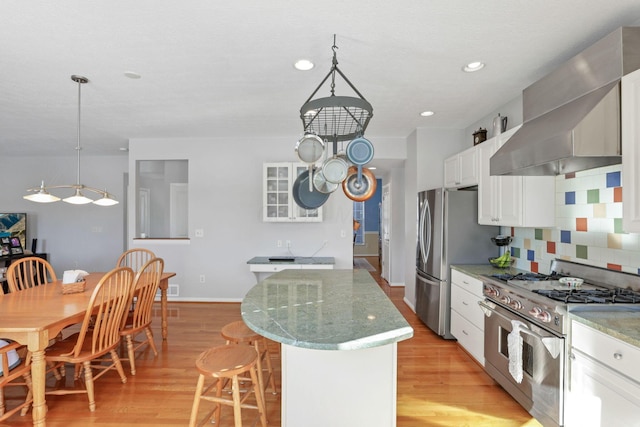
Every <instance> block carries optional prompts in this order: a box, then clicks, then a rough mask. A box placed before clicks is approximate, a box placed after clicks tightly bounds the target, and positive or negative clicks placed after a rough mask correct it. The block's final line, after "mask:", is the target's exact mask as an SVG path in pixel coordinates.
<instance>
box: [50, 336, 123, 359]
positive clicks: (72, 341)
mask: <svg viewBox="0 0 640 427" xmlns="http://www.w3.org/2000/svg"><path fill="white" fill-rule="evenodd" d="M78 335H79V333H75V334H72V335H69V336H68V337H67V338H65V339H63V340H60V341H56V342H55V343H54V344H53V345H52V346H50V347H47V351H46V357H47V360H49V361H51V362H68V363H82V362H84V361H85V360H91V359H95V358H96V357H100V356H102V355H105V354H107V353H108V352H109V351H110V350H112V349H114V348H115V347H117V345H118V343H116V344H115V345H113V346H111V347H110V348H105V349H104V350H103V351H101V352H97V353H92V351H91V332H89V333H88V334H87V338H86V339H85V340H84V341H83V343H82V350H81V351H80V353H79V354H78V356H73V355H72V353H73V348H74V347H75V345H76V343H77V342H78Z"/></svg>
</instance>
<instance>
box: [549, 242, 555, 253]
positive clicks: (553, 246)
mask: <svg viewBox="0 0 640 427" xmlns="http://www.w3.org/2000/svg"><path fill="white" fill-rule="evenodd" d="M547 253H548V254H555V253H556V242H547Z"/></svg>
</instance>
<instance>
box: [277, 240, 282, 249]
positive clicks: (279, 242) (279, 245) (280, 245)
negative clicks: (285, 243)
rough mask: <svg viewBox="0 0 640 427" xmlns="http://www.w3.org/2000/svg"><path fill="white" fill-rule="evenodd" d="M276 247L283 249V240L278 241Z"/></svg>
mask: <svg viewBox="0 0 640 427" xmlns="http://www.w3.org/2000/svg"><path fill="white" fill-rule="evenodd" d="M276 246H277V247H279V248H281V247H282V240H278V241H277V242H276Z"/></svg>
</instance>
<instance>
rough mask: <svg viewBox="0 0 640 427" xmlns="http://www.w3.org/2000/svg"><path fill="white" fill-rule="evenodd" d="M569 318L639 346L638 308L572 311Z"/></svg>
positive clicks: (639, 324)
mask: <svg viewBox="0 0 640 427" xmlns="http://www.w3.org/2000/svg"><path fill="white" fill-rule="evenodd" d="M569 314H570V316H571V318H572V319H574V320H577V321H578V322H580V323H584V324H585V325H587V326H591V327H592V328H593V329H596V330H598V331H600V332H604V333H605V334H607V335H611V336H612V337H614V338H618V339H619V340H621V341H624V342H626V343H628V344H631V345H633V346H636V347H640V310H638V309H637V308H636V309H635V310H634V309H631V310H629V309H625V308H620V307H619V308H615V307H614V308H612V309H611V310H598V309H596V308H589V309H588V310H580V309H578V310H577V311H572V312H570V313H569Z"/></svg>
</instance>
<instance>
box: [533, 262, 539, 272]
mask: <svg viewBox="0 0 640 427" xmlns="http://www.w3.org/2000/svg"><path fill="white" fill-rule="evenodd" d="M531 272H532V273H537V272H538V263H537V262H535V261H531Z"/></svg>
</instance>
